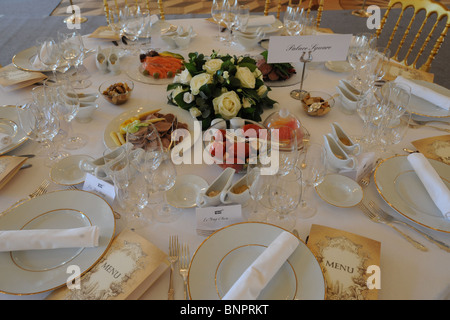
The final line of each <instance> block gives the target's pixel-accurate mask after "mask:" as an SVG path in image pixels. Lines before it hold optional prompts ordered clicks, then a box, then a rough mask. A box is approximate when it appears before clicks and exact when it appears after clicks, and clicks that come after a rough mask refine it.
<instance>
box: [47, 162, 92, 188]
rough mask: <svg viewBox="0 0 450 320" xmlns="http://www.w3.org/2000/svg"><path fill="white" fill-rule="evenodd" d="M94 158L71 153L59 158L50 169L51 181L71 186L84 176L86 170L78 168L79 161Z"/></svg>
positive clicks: (79, 181) (81, 180) (82, 179)
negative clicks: (71, 154)
mask: <svg viewBox="0 0 450 320" xmlns="http://www.w3.org/2000/svg"><path fill="white" fill-rule="evenodd" d="M93 159H94V158H92V157H90V156H87V155H82V154H78V155H73V156H68V157H66V158H64V159H61V160H60V161H58V162H57V163H55V165H54V166H53V167H52V169H51V170H50V178H51V179H52V180H53V182H55V183H57V184H60V185H64V186H72V185H76V184H79V183H81V182H83V181H84V179H85V178H86V172H85V171H83V170H81V169H80V162H81V161H82V160H93Z"/></svg>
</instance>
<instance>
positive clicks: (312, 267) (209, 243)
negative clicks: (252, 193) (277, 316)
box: [188, 222, 325, 300]
mask: <svg viewBox="0 0 450 320" xmlns="http://www.w3.org/2000/svg"><path fill="white" fill-rule="evenodd" d="M283 231H285V230H284V229H282V228H279V227H277V226H274V225H271V224H267V223H258V222H243V223H237V224H233V225H230V226H228V227H225V228H223V229H220V230H219V231H217V232H215V233H213V234H212V235H211V236H210V237H208V238H207V239H206V240H205V241H204V242H203V243H202V244H201V245H200V247H199V248H198V249H197V251H196V252H195V254H194V256H193V257H192V260H191V264H190V267H189V277H188V288H189V296H190V298H191V299H196V300H198V299H202V300H217V299H221V298H222V297H223V295H224V294H225V293H226V292H227V291H228V290H229V289H230V287H231V286H232V285H233V283H234V282H235V281H236V280H237V279H238V278H239V277H240V275H241V274H242V272H243V271H244V270H245V269H246V268H247V267H248V266H249V265H250V264H251V263H252V262H253V261H254V260H255V259H256V257H257V256H258V255H259V254H260V253H261V252H262V251H263V250H264V249H265V247H267V246H269V245H270V243H271V242H272V241H273V240H274V239H275V238H276V237H277V236H278V235H279V234H280V233H281V232H283ZM324 298H325V279H324V276H323V273H322V270H321V268H320V265H319V263H318V262H317V259H316V258H315V256H314V255H313V253H312V252H311V251H310V250H309V248H308V247H307V246H306V245H305V244H304V243H303V242H302V241H299V245H298V247H297V249H296V250H295V251H294V252H293V253H292V255H291V256H290V257H289V258H288V260H287V261H286V262H285V263H284V265H283V266H282V267H281V268H280V270H279V271H278V272H277V274H276V275H275V276H274V278H273V279H272V280H271V281H270V282H269V284H268V285H267V286H266V287H265V288H264V290H263V291H262V292H261V294H260V296H259V297H258V299H267V300H283V299H299V300H322V299H324Z"/></svg>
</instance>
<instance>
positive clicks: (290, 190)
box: [267, 167, 302, 231]
mask: <svg viewBox="0 0 450 320" xmlns="http://www.w3.org/2000/svg"><path fill="white" fill-rule="evenodd" d="M301 198H302V172H301V170H300V169H299V168H297V167H295V168H294V169H293V170H291V171H290V172H288V173H287V174H284V175H276V176H275V177H274V179H273V181H272V183H271V185H270V187H269V201H270V205H271V206H272V208H273V209H274V212H272V213H270V214H269V215H268V217H267V222H269V223H272V224H274V225H277V226H279V227H282V228H284V229H286V230H288V231H292V230H293V229H294V227H295V223H296V219H295V217H294V216H293V215H292V212H293V211H294V210H295V209H296V208H297V207H298V205H299V203H300V201H301Z"/></svg>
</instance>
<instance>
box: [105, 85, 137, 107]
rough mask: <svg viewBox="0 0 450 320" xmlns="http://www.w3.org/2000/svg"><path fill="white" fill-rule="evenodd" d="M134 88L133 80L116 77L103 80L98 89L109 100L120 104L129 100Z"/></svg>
mask: <svg viewBox="0 0 450 320" xmlns="http://www.w3.org/2000/svg"><path fill="white" fill-rule="evenodd" d="M133 88H134V83H133V81H131V80H125V79H124V80H118V79H115V80H107V81H105V82H103V83H102V84H101V85H100V87H99V88H98V91H99V92H100V94H101V96H102V97H103V98H105V99H106V100H107V101H109V102H111V103H112V104H115V105H120V104H124V103H125V102H127V101H128V99H129V98H130V96H131V92H132V91H133Z"/></svg>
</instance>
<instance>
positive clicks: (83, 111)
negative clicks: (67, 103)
mask: <svg viewBox="0 0 450 320" xmlns="http://www.w3.org/2000/svg"><path fill="white" fill-rule="evenodd" d="M97 108H98V104H96V103H92V102H90V103H80V108H79V109H78V112H77V115H76V116H75V119H76V120H77V121H78V122H81V123H88V122H90V121H91V120H92V115H93V114H94V111H95V110H97Z"/></svg>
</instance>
